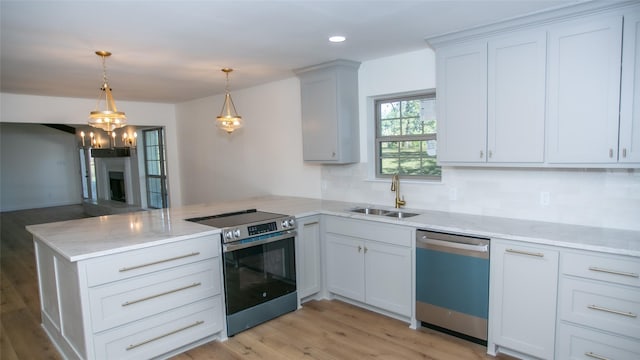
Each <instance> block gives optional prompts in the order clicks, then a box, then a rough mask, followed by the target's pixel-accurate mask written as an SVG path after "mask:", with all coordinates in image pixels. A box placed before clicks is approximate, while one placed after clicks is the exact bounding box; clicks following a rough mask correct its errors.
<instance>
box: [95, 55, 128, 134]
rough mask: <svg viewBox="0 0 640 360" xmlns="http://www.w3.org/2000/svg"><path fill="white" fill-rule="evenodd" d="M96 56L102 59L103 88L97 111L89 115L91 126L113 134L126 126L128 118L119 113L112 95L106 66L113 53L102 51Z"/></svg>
mask: <svg viewBox="0 0 640 360" xmlns="http://www.w3.org/2000/svg"><path fill="white" fill-rule="evenodd" d="M96 55H98V56H100V57H101V58H102V87H101V88H100V95H98V102H97V104H96V109H95V110H94V111H92V112H91V113H90V114H89V125H91V126H93V127H95V128H98V129H102V130H104V131H106V132H112V131H113V130H115V129H118V128H121V127H123V126H126V125H127V117H126V116H125V115H124V112H122V111H118V108H116V103H115V101H114V100H113V96H112V95H111V87H110V86H109V80H108V79H107V65H106V58H107V57H109V56H111V53H110V52H108V51H104V50H100V51H96ZM103 100H104V110H100V103H101V102H102V101H103Z"/></svg>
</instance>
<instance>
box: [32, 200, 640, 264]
mask: <svg viewBox="0 0 640 360" xmlns="http://www.w3.org/2000/svg"><path fill="white" fill-rule="evenodd" d="M366 205H367V204H355V203H347V202H340V201H329V200H320V199H307V198H297V197H282V196H269V197H260V198H249V199H243V200H237V201H225V202H221V203H215V204H199V205H190V206H184V207H178V208H169V209H159V210H150V211H140V212H133V213H127V214H117V215H109V216H100V217H94V218H86V219H79V220H70V221H62V222H56V223H48V224H39V225H30V226H27V230H28V231H29V232H31V233H32V234H33V235H35V236H37V237H38V238H39V239H41V240H42V241H43V242H45V243H46V244H47V245H48V246H50V247H52V248H53V249H54V250H56V251H57V252H58V253H59V254H61V255H62V256H64V257H65V258H67V259H68V260H70V261H79V260H84V259H89V258H93V257H98V256H103V255H109V254H114V253H118V252H122V251H128V250H133V249H140V248H144V247H148V246H154V245H160V244H164V243H169V242H175V241H180V240H183V239H186V238H189V237H192V236H194V235H199V236H204V235H215V234H218V233H220V230H219V229H216V228H212V227H209V226H205V225H200V224H196V223H192V222H189V221H185V219H188V218H192V217H200V216H209V215H215V214H222V213H225V212H232V211H238V210H243V209H254V208H255V209H258V210H262V211H269V212H275V213H281V214H287V215H295V216H296V217H298V218H300V217H305V216H310V215H317V214H327V215H336V216H344V217H350V218H356V219H365V220H374V221H379V222H386V223H390V224H401V225H407V226H412V227H416V228H420V229H429V230H436V231H445V232H453V233H458V234H468V235H475V236H483V237H489V238H503V239H510V240H517V241H527V242H533V243H537V244H545V245H554V246H562V247H568V248H575V249H583V250H594V251H600V252H606V253H612V254H623V255H629V256H635V257H640V231H630V230H618V229H607V228H598V227H589V226H577V225H567V224H557V223H550V222H539V221H526V220H515V219H508V218H498V217H488V216H478V215H467V214H457V213H448V212H440V211H428V210H420V209H403V211H407V212H417V213H419V214H420V215H418V216H415V217H410V218H404V219H395V218H389V217H384V216H377V215H364V214H359V213H354V212H350V211H348V210H349V209H352V208H354V207H356V206H366ZM377 207H381V206H377ZM384 208H387V207H384ZM388 209H390V210H391V209H392V208H390V207H389V208H388Z"/></svg>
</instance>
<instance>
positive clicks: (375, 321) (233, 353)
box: [0, 205, 505, 360]
mask: <svg viewBox="0 0 640 360" xmlns="http://www.w3.org/2000/svg"><path fill="white" fill-rule="evenodd" d="M82 217H84V213H83V210H82V206H80V205H78V206H64V207H56V208H47V209H34V210H24V211H15V212H5V213H0V220H1V221H0V230H1V238H0V243H1V247H0V281H1V293H0V315H1V317H0V359H1V360H14V359H25V360H26V359H61V357H60V355H59V354H58V353H57V351H56V350H55V347H54V346H53V345H52V344H51V342H50V341H49V339H48V338H47V336H46V335H45V333H44V331H43V330H42V328H41V327H40V301H39V296H38V285H37V273H36V266H35V256H34V252H33V243H32V239H31V236H30V234H29V233H28V232H27V231H26V230H25V229H24V227H25V225H29V224H38V223H45V222H52V221H61V220H69V219H77V218H82ZM303 358H304V359H326V360H336V359H364V358H367V359H432V360H453V359H456V360H458V359H461V360H464V359H493V358H492V357H490V356H488V355H486V348H485V347H484V346H480V345H477V344H474V343H470V342H467V341H464V340H460V339H457V338H454V337H450V336H448V335H444V334H440V333H438V332H434V331H432V330H427V329H420V330H418V331H415V330H411V329H409V328H408V326H407V324H405V323H403V322H400V321H397V320H393V319H390V318H387V317H384V316H381V315H378V314H375V313H372V312H369V311H366V310H362V309H360V308H357V307H355V306H351V305H349V304H345V303H342V302H339V301H312V302H309V303H307V304H305V305H304V307H303V308H302V309H301V310H298V311H296V312H293V313H290V314H287V315H285V316H282V317H280V318H278V319H275V320H272V321H269V322H267V323H265V324H262V325H260V326H257V327H255V328H253V329H250V330H247V331H245V332H242V333H240V334H238V335H236V336H235V337H233V338H231V339H229V340H228V341H226V342H223V343H220V342H213V343H209V344H206V345H203V346H200V347H198V348H195V349H192V350H190V351H188V352H186V353H183V354H181V355H178V356H176V357H175V358H174V360H187V359H198V360H204V359H220V360H225V359H303ZM503 358H505V357H503Z"/></svg>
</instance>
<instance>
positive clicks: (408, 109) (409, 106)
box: [402, 100, 422, 117]
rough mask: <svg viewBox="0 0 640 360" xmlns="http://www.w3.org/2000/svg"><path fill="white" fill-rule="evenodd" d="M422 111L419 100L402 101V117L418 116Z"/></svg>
mask: <svg viewBox="0 0 640 360" xmlns="http://www.w3.org/2000/svg"><path fill="white" fill-rule="evenodd" d="M421 111H422V106H421V104H420V100H409V101H403V102H402V117H419V116H420V112H421Z"/></svg>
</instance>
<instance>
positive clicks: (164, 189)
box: [142, 127, 169, 209]
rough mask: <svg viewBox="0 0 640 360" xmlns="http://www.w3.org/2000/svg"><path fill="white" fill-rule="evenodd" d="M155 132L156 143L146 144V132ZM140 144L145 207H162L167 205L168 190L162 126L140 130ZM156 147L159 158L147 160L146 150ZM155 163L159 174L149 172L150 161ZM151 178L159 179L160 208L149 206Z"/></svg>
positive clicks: (153, 207)
mask: <svg viewBox="0 0 640 360" xmlns="http://www.w3.org/2000/svg"><path fill="white" fill-rule="evenodd" d="M151 132H155V133H156V134H157V141H158V144H157V145H150V144H147V135H146V134H147V133H151ZM142 145H143V156H144V164H145V165H144V170H145V186H146V188H147V189H146V190H147V191H146V192H147V207H148V208H150V209H162V208H168V207H169V191H168V184H167V162H166V157H165V156H166V154H165V145H164V128H162V127H158V128H150V129H144V130H142ZM153 147H158V157H159V159H155V160H149V158H148V155H147V151H148V150H149V148H153ZM151 162H155V163H157V166H158V170H160V175H151V174H150V171H149V170H150V169H149V166H150V163H151ZM151 179H155V180H159V181H160V193H159V194H160V197H161V200H162V208H158V207H155V206H151V204H152V203H153V201H151V197H152V193H155V192H154V191H151V186H150V181H151Z"/></svg>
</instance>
